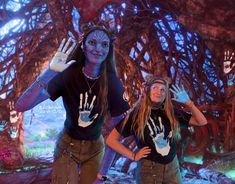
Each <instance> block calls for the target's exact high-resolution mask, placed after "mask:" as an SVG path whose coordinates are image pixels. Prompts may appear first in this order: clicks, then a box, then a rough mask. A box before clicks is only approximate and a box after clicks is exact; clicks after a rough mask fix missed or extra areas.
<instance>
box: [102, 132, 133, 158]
mask: <svg viewBox="0 0 235 184" xmlns="http://www.w3.org/2000/svg"><path fill="white" fill-rule="evenodd" d="M113 131H116V130H113ZM113 131H112V132H113ZM112 132H111V134H110V135H109V136H108V137H107V139H106V144H107V145H108V146H109V147H110V148H112V149H113V150H114V151H116V152H118V153H120V154H121V155H123V156H125V157H127V158H129V159H131V160H134V159H135V158H134V157H135V153H133V152H132V151H131V150H130V149H129V148H127V147H126V146H124V145H123V144H122V143H120V141H119V140H118V139H115V138H113V137H112Z"/></svg>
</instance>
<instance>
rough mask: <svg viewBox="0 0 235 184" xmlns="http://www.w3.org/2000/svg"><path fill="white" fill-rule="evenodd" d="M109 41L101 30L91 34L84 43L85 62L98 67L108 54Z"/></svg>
mask: <svg viewBox="0 0 235 184" xmlns="http://www.w3.org/2000/svg"><path fill="white" fill-rule="evenodd" d="M109 46H110V39H109V37H108V35H107V34H106V33H105V32H104V31H102V30H95V31H93V32H91V33H90V34H89V35H88V36H87V38H86V41H85V50H84V51H85V56H86V59H87V62H90V63H93V64H97V65H100V64H102V62H103V61H104V60H105V59H106V57H107V55H108V53H109Z"/></svg>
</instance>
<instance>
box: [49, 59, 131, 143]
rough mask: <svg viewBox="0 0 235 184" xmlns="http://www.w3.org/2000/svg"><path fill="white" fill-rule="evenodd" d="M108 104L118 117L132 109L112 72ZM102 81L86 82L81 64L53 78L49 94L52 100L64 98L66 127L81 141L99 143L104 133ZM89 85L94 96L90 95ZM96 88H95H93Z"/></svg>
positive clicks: (111, 112)
mask: <svg viewBox="0 0 235 184" xmlns="http://www.w3.org/2000/svg"><path fill="white" fill-rule="evenodd" d="M107 78H108V105H109V111H110V114H111V116H113V117H114V116H118V115H121V114H122V113H124V112H125V111H127V110H128V109H129V105H128V103H127V102H126V101H125V100H124V99H123V94H124V89H123V86H122V83H121V81H120V79H119V78H118V77H117V76H116V75H115V74H113V73H108V76H107ZM99 81H100V80H99V79H97V80H89V79H87V81H86V80H85V76H84V75H83V73H82V66H81V64H80V63H74V64H73V65H71V66H70V67H69V68H67V69H66V70H65V71H63V72H61V73H59V74H58V75H57V76H56V77H55V78H53V79H52V80H51V81H50V82H49V84H48V86H47V91H48V93H49V94H50V98H51V100H53V101H54V100H56V99H57V98H58V97H60V96H62V98H63V103H64V107H65V110H66V120H65V123H64V125H65V128H66V130H67V132H68V134H69V135H70V136H71V137H72V138H74V139H79V140H96V139H97V138H98V137H99V136H100V134H101V128H102V125H103V123H104V117H102V116H101V115H100V112H101V109H100V107H98V106H97V96H98V93H99ZM87 82H89V85H90V88H92V93H91V94H90V93H89V86H88V84H87ZM92 86H93V87H92Z"/></svg>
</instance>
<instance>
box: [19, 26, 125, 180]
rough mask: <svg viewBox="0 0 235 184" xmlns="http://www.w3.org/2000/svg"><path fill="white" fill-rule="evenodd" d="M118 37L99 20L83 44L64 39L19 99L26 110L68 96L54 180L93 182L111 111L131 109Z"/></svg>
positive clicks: (88, 30) (119, 114) (118, 112)
mask: <svg viewBox="0 0 235 184" xmlns="http://www.w3.org/2000/svg"><path fill="white" fill-rule="evenodd" d="M113 41H114V38H113V34H112V32H109V31H108V30H107V29H105V28H103V27H97V26H87V27H85V28H84V34H83V38H82V40H81V42H80V43H79V44H78V45H76V44H75V43H72V41H71V39H69V40H68V41H65V39H64V40H63V41H62V42H61V44H60V46H59V48H58V51H57V52H56V54H55V56H54V57H53V58H52V60H51V62H50V64H49V67H48V68H47V69H46V70H45V71H44V72H43V73H42V74H41V75H40V76H39V77H38V78H37V80H36V81H35V82H34V83H33V84H32V85H31V86H30V87H29V88H28V89H27V90H26V91H25V92H24V93H23V95H22V96H21V97H20V98H19V99H18V101H17V103H16V105H15V109H16V110H17V111H26V110H29V109H31V108H33V107H34V106H36V105H37V104H39V103H40V102H42V101H44V100H46V99H48V98H50V99H51V100H53V101H54V100H56V99H57V98H59V97H60V96H61V97H62V98H63V103H64V107H65V110H66V120H65V122H64V129H63V131H62V132H61V133H60V135H59V138H58V140H57V143H56V148H55V151H54V163H53V169H52V183H53V184H67V183H69V184H77V183H80V184H91V183H92V182H93V181H94V180H95V179H96V176H97V173H98V170H99V167H100V164H101V160H102V157H103V153H104V141H103V137H102V135H101V128H102V125H103V123H104V121H105V118H106V116H107V115H111V116H112V117H122V114H123V113H124V112H126V111H127V110H128V109H129V105H128V103H127V102H126V101H124V100H123V93H124V89H123V86H122V84H121V81H120V79H119V78H118V77H117V73H116V70H115V63H114V53H113V52H114V50H113ZM78 166H79V168H80V171H78Z"/></svg>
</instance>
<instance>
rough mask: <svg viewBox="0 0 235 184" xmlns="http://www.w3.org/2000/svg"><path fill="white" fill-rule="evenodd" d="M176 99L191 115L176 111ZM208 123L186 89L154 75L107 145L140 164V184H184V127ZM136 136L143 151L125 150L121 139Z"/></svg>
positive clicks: (108, 139) (107, 140)
mask: <svg viewBox="0 0 235 184" xmlns="http://www.w3.org/2000/svg"><path fill="white" fill-rule="evenodd" d="M169 91H172V93H173V94H174V98H173V100H175V101H177V102H179V103H183V104H184V105H185V106H187V107H188V109H189V110H190V112H191V113H190V114H188V113H185V112H183V111H182V110H177V109H175V108H173V105H172V102H171V98H170V93H169ZM205 124H207V120H206V118H205V116H204V115H203V114H202V113H201V112H200V111H199V110H198V108H197V107H196V106H195V105H194V103H193V102H192V101H191V100H190V98H189V96H188V94H187V93H186V91H185V90H184V88H183V86H182V87H179V86H178V85H172V89H169V82H168V81H167V80H165V79H164V78H161V77H154V76H150V77H148V78H147V81H146V83H145V86H144V92H143V95H142V97H141V98H140V99H139V101H138V102H137V103H136V105H135V106H134V107H133V109H132V110H130V112H129V113H128V114H127V116H126V117H125V118H124V119H123V120H122V121H121V122H120V123H119V124H118V125H117V126H116V127H115V128H114V129H113V131H112V132H111V133H110V134H109V136H108V138H107V139H106V143H107V145H108V146H110V147H111V148H112V149H114V150H115V151H117V152H119V153H120V154H122V155H124V156H126V157H128V158H130V159H132V160H134V161H138V167H137V176H136V182H137V183H138V184H163V183H164V184H180V183H182V181H181V176H180V170H179V163H178V159H177V156H176V140H178V139H179V138H180V132H179V128H180V127H188V126H189V125H196V126H202V125H205ZM130 135H134V137H135V141H136V143H137V146H138V148H139V151H138V152H136V153H134V152H132V151H131V150H130V149H129V148H127V147H125V146H124V145H123V144H122V143H121V142H120V141H119V140H120V137H121V136H123V137H128V136H130Z"/></svg>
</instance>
